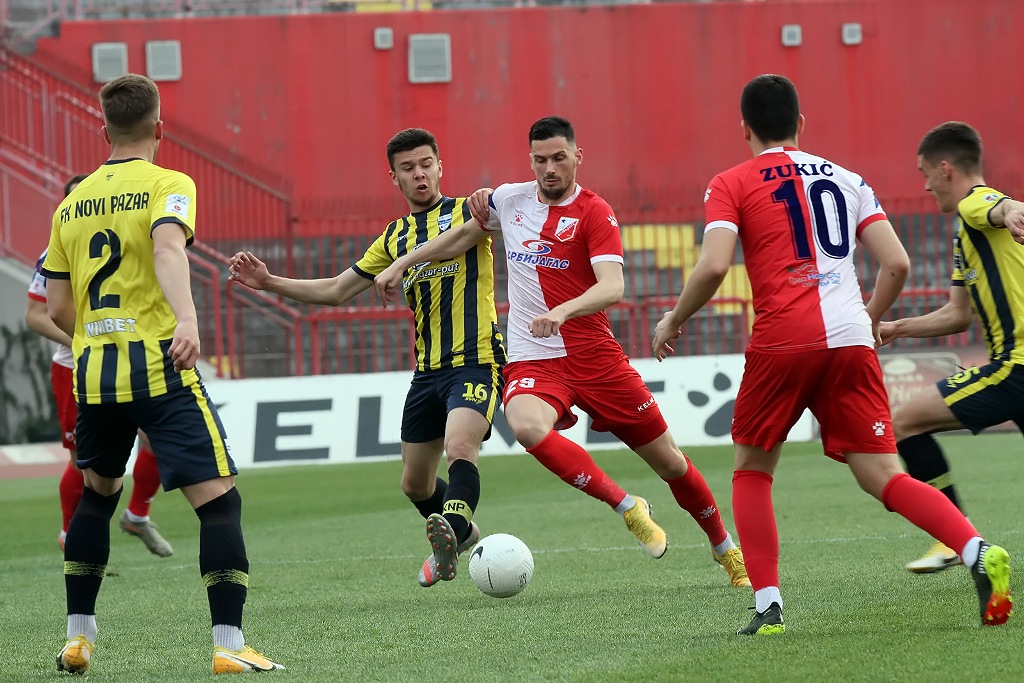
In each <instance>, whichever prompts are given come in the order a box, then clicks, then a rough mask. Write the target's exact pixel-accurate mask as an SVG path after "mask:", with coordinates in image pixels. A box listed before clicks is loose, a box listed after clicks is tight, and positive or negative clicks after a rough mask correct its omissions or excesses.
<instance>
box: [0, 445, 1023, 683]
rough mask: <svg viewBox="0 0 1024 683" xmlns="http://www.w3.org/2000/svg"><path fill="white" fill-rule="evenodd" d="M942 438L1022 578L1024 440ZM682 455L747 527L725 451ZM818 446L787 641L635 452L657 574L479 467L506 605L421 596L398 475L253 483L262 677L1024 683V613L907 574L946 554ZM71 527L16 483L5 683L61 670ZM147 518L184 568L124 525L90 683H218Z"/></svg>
mask: <svg viewBox="0 0 1024 683" xmlns="http://www.w3.org/2000/svg"><path fill="white" fill-rule="evenodd" d="M941 441H942V444H943V445H944V447H945V448H946V451H947V454H948V455H949V458H950V461H951V463H952V465H953V471H954V475H955V476H956V479H957V482H958V483H959V484H960V491H961V497H962V499H963V501H964V504H965V506H966V507H967V509H968V512H969V514H970V516H971V519H972V521H973V522H974V523H975V524H976V525H977V526H978V528H979V529H980V530H981V532H982V533H983V534H985V535H986V537H987V538H988V539H989V540H991V541H994V542H997V543H1000V544H1001V545H1003V546H1005V547H1006V548H1007V549H1008V550H1009V551H1010V554H1011V558H1012V560H1014V561H1016V562H1017V563H1018V566H1020V564H1019V563H1020V561H1021V558H1024V524H1022V520H1024V502H1022V495H1021V493H1022V489H1021V486H1020V484H1019V482H1020V481H1022V474H1024V459H1022V458H1021V452H1022V450H1024V444H1022V443H1021V437H1020V435H1019V434H993V435H985V436H980V437H970V436H948V437H943V438H942V439H941ZM687 452H688V454H689V455H690V456H691V458H692V459H693V461H694V462H695V463H697V465H698V466H699V467H700V469H701V471H702V472H703V473H704V476H705V477H706V478H707V480H708V483H709V484H710V485H711V488H712V490H713V491H714V492H715V494H716V496H717V497H718V501H719V505H720V507H721V508H722V511H723V514H724V516H725V518H726V521H727V524H728V526H729V527H730V530H731V529H732V516H731V503H730V476H731V472H732V456H731V448H701V449H690V450H688V451H687ZM819 453H820V446H818V445H816V444H793V445H790V446H789V447H788V448H787V452H786V453H785V454H784V456H783V459H782V464H781V466H780V468H779V472H778V475H777V477H776V484H775V489H774V493H775V503H776V510H777V514H778V520H779V531H780V537H781V545H782V569H781V579H782V591H783V597H784V599H785V601H786V606H785V617H786V621H787V625H788V629H789V630H788V631H787V632H786V633H785V634H784V635H782V636H777V637H769V638H761V639H749V638H747V639H741V638H739V637H737V636H736V635H734V632H735V631H736V629H737V628H739V627H741V626H744V625H745V624H746V623H747V621H748V620H749V618H750V612H748V610H747V608H748V607H750V606H751V605H753V596H752V594H751V593H750V592H749V591H748V590H745V589H734V588H731V587H730V586H729V585H728V583H727V579H726V575H725V572H724V571H722V570H720V569H719V568H718V567H717V565H715V564H714V563H713V562H712V560H711V557H710V554H709V552H708V548H707V545H706V543H705V539H704V538H703V536H702V534H701V532H700V530H699V529H698V527H697V525H696V524H694V523H693V522H692V521H691V520H690V519H689V517H688V516H687V515H686V514H685V513H684V512H683V511H682V510H680V509H679V508H678V507H677V506H676V505H675V503H674V501H673V500H672V497H671V494H670V492H669V490H668V487H667V486H665V485H664V484H663V483H661V482H660V481H659V480H658V479H657V478H656V477H655V476H654V475H653V473H652V472H651V471H650V470H649V469H647V468H646V466H644V465H643V463H642V462H641V461H640V460H639V458H637V457H635V456H633V455H632V454H631V453H629V452H625V451H624V452H614V453H602V454H599V455H598V456H597V461H598V463H599V464H600V465H601V466H602V467H604V468H605V469H606V470H607V471H608V472H609V473H610V474H611V475H612V476H613V477H615V478H616V479H617V480H618V481H619V483H620V484H622V485H623V487H624V488H626V489H627V490H628V491H630V492H633V493H637V494H640V495H643V496H646V497H648V498H649V499H650V500H651V502H652V503H653V504H654V513H655V518H656V519H657V520H659V522H660V523H661V524H662V525H663V526H664V527H665V529H666V530H667V531H668V534H669V543H670V545H669V551H668V553H667V554H666V556H665V557H664V558H663V559H661V560H657V561H656V560H653V559H651V558H649V557H647V556H646V555H645V554H644V553H643V552H642V551H641V550H640V549H639V548H638V547H637V546H636V544H635V543H634V542H633V541H632V537H631V536H630V535H629V533H628V532H627V531H626V529H625V526H624V525H623V523H622V522H621V520H620V518H618V517H617V516H616V515H615V514H614V513H613V512H612V511H611V510H609V509H608V508H607V507H606V506H604V505H602V504H600V503H598V502H596V501H594V500H591V499H589V498H587V497H586V496H584V495H583V494H581V493H579V492H577V491H573V490H572V489H570V488H569V487H567V486H565V485H564V484H562V483H561V482H559V481H558V480H556V479H555V478H554V477H553V476H551V475H550V474H549V473H547V472H546V471H545V470H543V468H542V467H541V466H540V465H538V464H537V463H536V462H534V461H533V460H532V459H531V458H529V457H528V456H509V457H487V458H484V459H483V460H482V464H481V476H482V482H483V499H482V502H481V504H480V506H479V511H478V514H477V516H476V520H477V521H478V522H479V524H480V526H481V528H482V530H483V532H484V534H485V535H486V534H487V533H493V532H498V531H504V532H508V533H512V534H515V535H517V536H519V537H520V538H522V539H523V540H524V541H525V542H526V543H527V544H528V545H529V546H530V548H531V549H532V550H533V553H534V558H535V561H536V573H535V575H534V578H533V581H532V583H531V584H530V585H529V586H528V587H527V589H526V590H525V591H524V592H523V593H522V594H520V595H519V596H517V597H514V598H511V599H507V600H498V599H494V598H489V597H487V596H485V595H483V594H481V593H480V592H478V591H477V590H476V588H475V587H474V586H473V584H472V582H470V581H469V577H468V567H467V566H466V565H463V567H462V570H463V571H462V573H461V574H460V576H459V577H458V578H457V579H456V581H455V582H453V583H443V584H439V585H437V586H434V587H433V588H430V589H423V588H421V587H419V586H418V585H417V583H416V573H417V570H418V568H419V565H420V563H421V562H422V560H423V558H424V557H425V555H426V553H427V550H428V547H427V543H426V540H425V538H424V534H423V522H422V520H421V519H420V518H419V516H418V514H417V513H416V512H415V510H414V509H413V508H412V506H411V505H409V504H408V502H407V501H406V500H405V498H404V496H403V495H402V493H401V491H400V490H399V487H398V482H399V475H400V470H401V465H400V464H399V463H398V462H383V463H369V464H358V465H335V466H305V467H291V468H279V469H258V470H257V469H252V470H248V471H245V472H243V473H242V475H241V476H240V477H239V480H238V484H239V489H240V491H241V493H242V497H243V501H244V503H243V505H244V507H243V525H244V529H245V535H246V542H247V546H248V551H249V559H250V563H251V570H250V581H251V584H250V591H249V600H248V603H247V606H246V620H245V633H246V637H247V640H248V641H249V643H250V644H251V645H253V646H254V647H256V648H257V649H259V650H262V651H263V652H265V653H266V654H268V655H270V656H271V657H274V658H275V659H277V660H278V661H280V662H282V663H283V664H285V665H286V666H287V667H288V670H287V671H283V672H278V673H275V674H268V675H270V676H272V677H273V678H274V679H280V680H289V681H302V682H306V681H311V682H315V681H428V680H436V681H454V680H469V681H514V682H516V683H523V682H525V681H626V682H635V681H682V680H687V681H731V680H740V679H741V678H742V679H743V680H748V681H821V680H843V681H921V680H938V679H945V680H996V679H999V680H1022V679H1024V654H1022V653H1024V647H1022V643H1024V635H1022V634H1024V632H1022V628H1024V627H1022V625H1021V624H1022V622H1024V614H1021V615H1018V616H1017V617H1016V618H1015V619H1011V621H1010V623H1009V624H1008V625H1007V626H1005V627H1003V628H982V627H981V626H980V625H979V623H978V622H979V619H978V609H977V599H976V597H975V593H974V590H973V587H972V583H971V581H970V577H969V575H968V573H967V571H966V570H965V569H964V568H962V567H957V568H954V569H951V570H948V571H946V572H942V573H940V574H934V575H925V576H914V575H911V574H909V573H907V572H906V571H904V569H903V564H904V562H906V561H909V560H911V559H914V558H915V557H917V556H918V555H919V554H920V552H921V551H923V550H924V549H925V548H926V547H927V546H928V545H929V543H930V539H928V538H926V537H925V535H924V534H923V533H922V532H920V531H918V530H917V529H915V528H913V527H911V526H910V525H909V524H907V523H906V522H904V521H903V520H902V519H900V518H899V517H897V516H895V515H893V514H890V513H887V512H886V511H885V510H884V509H883V508H882V506H881V505H880V504H878V503H877V502H875V501H874V500H872V499H871V498H870V497H868V496H867V495H866V494H864V493H862V492H861V491H860V490H859V489H858V488H857V486H856V484H855V483H854V481H853V478H852V477H851V476H850V474H849V472H848V471H847V470H846V468H845V467H844V466H841V465H839V464H836V463H834V462H832V461H830V460H828V459H827V458H824V457H822V456H821V455H819ZM1015 482H1016V483H1015ZM126 502H127V496H126V497H125V498H124V499H123V500H122V506H123V505H124V504H125V503H126ZM59 515H60V511H59V507H58V504H57V480H56V479H55V478H54V479H32V480H21V481H2V482H0V520H2V525H3V532H2V534H0V539H2V544H0V577H2V590H0V614H2V615H3V620H2V628H0V681H19V682H20V681H49V680H54V679H55V678H56V677H57V674H56V672H55V666H54V657H55V655H56V653H57V651H58V650H59V648H60V647H61V645H62V644H63V640H64V630H65V616H64V614H65V609H64V588H63V580H62V574H61V556H60V554H59V552H58V550H57V545H56V535H57V531H58V529H59V523H60V517H59ZM153 516H154V519H155V520H157V521H158V522H159V524H160V526H161V530H162V532H163V533H164V535H165V536H166V537H167V539H168V540H169V541H170V542H171V543H172V544H173V545H174V548H175V555H174V556H173V557H171V558H168V559H160V558H157V557H155V556H152V555H150V554H149V553H147V552H146V551H145V549H144V548H143V547H142V545H141V544H140V543H139V542H138V541H137V540H136V539H133V538H130V537H128V536H125V535H124V534H122V533H120V531H119V530H117V528H116V524H115V525H113V532H112V550H111V560H110V569H111V570H112V571H114V572H116V574H117V575H116V576H115V577H111V578H108V579H106V580H105V581H104V584H103V588H102V591H101V593H100V598H99V604H98V610H99V614H98V623H99V626H100V632H99V637H98V640H97V644H96V653H95V656H94V660H93V666H92V669H91V670H90V672H89V680H94V681H116V682H117V683H132V682H135V681H146V682H150V681H175V682H180V681H205V680H209V679H211V678H212V675H211V674H210V673H209V671H210V654H211V645H210V629H209V613H208V611H207V606H206V596H205V591H204V589H203V588H202V584H201V582H200V580H199V575H198V566H197V554H198V523H197V521H196V519H195V517H194V515H193V513H192V512H191V510H189V509H188V506H187V504H186V503H185V501H184V499H183V498H182V496H180V495H179V494H177V493H174V494H169V495H168V494H163V493H161V494H160V495H159V496H158V497H157V499H156V503H155V505H154V508H153ZM1018 571H1019V570H1018ZM1017 585H1019V581H1018V582H1017Z"/></svg>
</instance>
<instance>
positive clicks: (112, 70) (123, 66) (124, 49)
mask: <svg viewBox="0 0 1024 683" xmlns="http://www.w3.org/2000/svg"><path fill="white" fill-rule="evenodd" d="M126 73H128V45H127V44H126V43H93V44H92V77H93V80H95V81H96V82H97V83H109V82H110V81H112V80H114V79H115V78H117V77H118V76H124V75H125V74H126Z"/></svg>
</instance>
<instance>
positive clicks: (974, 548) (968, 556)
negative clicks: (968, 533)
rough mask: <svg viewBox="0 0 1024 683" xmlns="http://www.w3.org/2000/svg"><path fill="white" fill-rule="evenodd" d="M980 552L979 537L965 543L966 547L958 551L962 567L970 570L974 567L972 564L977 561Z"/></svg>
mask: <svg viewBox="0 0 1024 683" xmlns="http://www.w3.org/2000/svg"><path fill="white" fill-rule="evenodd" d="M979 552H981V536H975V537H974V538H972V539H971V540H969V541H967V545H965V546H964V549H963V550H961V551H960V559H961V560H963V561H964V565H965V566H966V567H967V568H968V569H970V568H972V567H973V566H974V563H975V562H977V561H978V553H979Z"/></svg>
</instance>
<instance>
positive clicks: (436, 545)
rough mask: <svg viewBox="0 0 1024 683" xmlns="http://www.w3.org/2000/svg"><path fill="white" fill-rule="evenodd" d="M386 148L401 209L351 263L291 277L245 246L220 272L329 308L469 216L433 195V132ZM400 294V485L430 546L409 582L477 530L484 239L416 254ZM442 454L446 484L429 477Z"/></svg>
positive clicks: (493, 325) (418, 131)
mask: <svg viewBox="0 0 1024 683" xmlns="http://www.w3.org/2000/svg"><path fill="white" fill-rule="evenodd" d="M387 155H388V164H389V166H390V177H391V182H392V183H393V184H394V185H396V186H397V187H398V188H399V189H400V190H401V191H402V194H403V195H404V196H405V199H406V202H407V203H408V205H409V214H408V215H407V216H403V217H402V218H399V219H397V220H394V221H392V222H391V223H390V224H388V226H387V228H386V229H385V230H384V232H383V233H382V234H381V236H380V237H378V238H377V240H376V241H374V243H373V244H372V245H370V248H369V249H367V250H366V253H365V254H364V255H363V257H362V258H360V259H359V260H358V261H357V262H356V263H355V264H354V265H353V266H352V267H351V268H348V269H347V270H345V271H344V272H342V273H340V274H339V275H337V276H335V277H333V278H324V279H317V280H296V279H291V278H284V277H279V276H276V275H271V274H270V273H269V272H268V271H267V267H266V265H265V264H264V263H263V262H262V261H260V260H259V259H257V258H256V257H255V256H253V255H252V254H251V253H248V252H239V253H238V254H235V256H234V258H233V259H232V264H231V272H232V274H231V278H232V279H233V280H235V281H237V282H240V283H242V284H244V285H246V286H248V287H252V288H253V289H262V290H267V291H271V292H275V293H277V294H280V295H282V296H286V297H288V298H291V299H295V300H297V301H304V302H307V303H312V304H323V305H333V306H340V305H341V304H343V303H345V302H346V301H349V300H350V299H352V298H353V297H354V296H356V295H357V294H359V293H360V292H363V291H365V290H367V289H369V288H370V287H371V286H373V278H374V277H375V276H376V275H378V274H379V273H381V272H382V271H383V270H384V269H385V268H387V267H388V266H389V265H391V264H392V263H393V262H394V261H395V260H397V259H398V258H400V257H402V256H404V255H405V254H407V253H409V252H410V251H413V250H415V249H416V248H417V247H418V246H419V245H421V244H424V243H425V242H426V241H427V240H429V239H431V238H432V237H436V236H437V235H438V234H440V233H441V232H444V231H445V230H447V229H449V228H450V227H455V226H459V225H462V224H463V223H464V222H466V221H468V220H469V219H470V213H469V207H468V206H466V200H465V199H464V198H452V197H446V196H444V195H442V194H441V160H440V158H439V155H438V148H437V140H436V139H435V138H434V136H433V135H431V134H430V133H429V132H428V131H426V130H423V129H422V128H408V129H406V130H403V131H400V132H399V133H397V134H396V135H395V136H394V137H393V138H391V140H390V141H389V142H388V144H387ZM405 294H406V300H407V301H408V303H409V307H410V308H411V309H412V311H413V314H414V315H415V325H416V372H415V373H414V375H413V379H412V386H411V387H410V389H409V394H408V396H407V397H406V401H405V409H404V411H403V413H402V462H403V465H404V470H403V472H402V491H403V492H404V493H405V495H406V496H408V497H409V500H410V501H412V503H413V505H415V506H416V508H417V509H418V510H419V511H420V514H422V515H423V516H424V517H425V518H426V519H427V539H428V541H429V542H430V544H431V548H432V552H431V554H430V556H428V557H427V559H426V560H425V561H424V562H423V566H422V567H421V569H420V573H419V582H420V585H422V586H432V585H434V584H435V583H437V582H438V581H441V580H445V581H450V580H452V579H454V578H455V572H456V568H457V565H458V555H459V553H461V552H463V551H465V550H466V549H468V548H470V547H471V546H472V545H474V544H475V543H476V541H477V540H478V539H479V537H480V530H479V529H478V528H477V525H476V523H474V522H473V521H472V519H473V513H474V511H475V510H476V507H477V504H478V502H479V500H480V475H479V472H478V470H477V461H478V457H479V453H480V444H481V443H482V442H483V441H485V440H486V439H487V438H488V437H489V436H490V430H491V422H492V420H493V418H494V411H495V410H496V409H497V407H498V402H499V401H500V400H501V395H502V389H503V379H502V374H501V369H502V366H503V365H504V363H505V349H504V346H503V344H502V339H501V334H500V333H499V332H498V316H497V314H496V312H495V309H494V260H493V256H492V254H491V243H490V239H488V240H486V241H484V242H481V243H480V244H478V245H477V246H475V247H473V248H472V249H470V250H469V251H467V252H466V253H465V254H462V255H460V256H458V257H457V258H453V259H450V260H445V261H427V262H423V263H418V264H416V265H415V266H413V267H412V268H410V269H409V270H408V271H407V273H406V278H405ZM445 453H446V454H447V462H448V475H449V480H448V481H447V482H446V481H445V480H444V479H442V478H441V477H438V476H437V475H436V473H437V467H438V465H439V463H440V461H441V455H442V454H445Z"/></svg>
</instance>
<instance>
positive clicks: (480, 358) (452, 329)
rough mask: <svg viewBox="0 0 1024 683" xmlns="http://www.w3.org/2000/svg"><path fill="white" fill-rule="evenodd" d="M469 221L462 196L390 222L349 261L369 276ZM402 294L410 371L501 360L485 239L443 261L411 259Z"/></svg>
mask: <svg viewBox="0 0 1024 683" xmlns="http://www.w3.org/2000/svg"><path fill="white" fill-rule="evenodd" d="M469 219H470V213H469V206H467V205H466V199H465V198H464V197H459V198H452V197H441V199H440V200H439V201H438V202H437V203H436V204H435V205H434V206H432V207H430V208H429V209H426V210H424V211H416V212H413V213H410V214H409V215H408V216H403V217H402V218H399V219H398V220H395V221H392V222H391V223H390V224H389V225H388V227H387V229H386V230H385V231H384V233H383V234H381V236H380V237H378V238H377V239H376V240H375V241H374V242H373V244H371V245H370V247H369V249H367V250H366V253H365V254H363V256H362V258H360V259H359V260H358V261H357V262H356V263H355V265H353V266H352V268H353V270H355V271H356V272H357V273H358V274H359V275H361V276H363V277H365V278H368V279H370V280H372V279H373V278H374V277H375V276H376V275H379V274H380V273H381V272H383V270H384V269H385V268H387V267H388V266H389V265H391V264H392V263H393V262H394V261H395V260H396V259H398V258H399V257H401V256H403V255H405V254H406V253H408V252H409V251H411V250H414V249H416V248H417V247H418V246H420V245H422V244H423V243H425V242H426V241H427V240H430V239H432V238H434V237H437V236H438V235H439V234H441V233H442V232H444V231H445V230H447V229H448V228H449V227H454V226H457V225H462V224H463V223H464V222H466V221H468V220H469ZM404 286H405V298H406V301H407V302H408V303H409V308H411V309H412V311H413V313H414V314H415V317H416V369H417V370H420V371H423V370H440V369H442V368H450V367H460V366H464V365H489V364H499V365H502V364H504V363H505V349H504V346H503V345H502V339H501V333H500V332H499V331H498V316H497V313H496V312H495V310H494V257H493V255H492V254H491V240H490V238H488V239H487V240H486V241H484V242H480V243H478V244H477V245H476V246H474V247H473V248H471V249H470V250H469V251H467V252H466V253H465V254H460V255H459V256H458V257H457V258H453V259H448V260H444V261H430V262H423V263H417V264H416V265H415V266H413V267H412V268H410V269H409V270H408V271H407V272H406V276H405V282H404Z"/></svg>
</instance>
